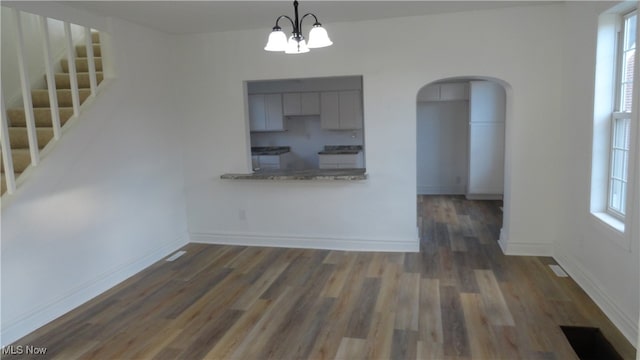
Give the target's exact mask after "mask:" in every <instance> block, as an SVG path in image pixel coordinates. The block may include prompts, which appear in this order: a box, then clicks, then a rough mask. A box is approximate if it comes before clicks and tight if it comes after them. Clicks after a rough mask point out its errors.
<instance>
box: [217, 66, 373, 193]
mask: <svg viewBox="0 0 640 360" xmlns="http://www.w3.org/2000/svg"><path fill="white" fill-rule="evenodd" d="M246 100H247V101H246V103H247V106H246V123H247V125H248V128H249V131H250V133H249V138H250V142H251V144H250V147H251V172H249V173H247V174H224V175H222V176H221V178H223V179H258V180H303V179H304V180H308V179H322V180H363V179H366V174H365V154H364V153H365V149H364V115H363V109H362V108H363V106H362V77H361V76H343V77H328V78H310V79H288V80H261V81H248V82H247V83H246Z"/></svg>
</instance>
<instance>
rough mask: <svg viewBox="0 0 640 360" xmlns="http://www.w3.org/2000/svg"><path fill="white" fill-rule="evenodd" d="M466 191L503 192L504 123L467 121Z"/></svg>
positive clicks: (476, 192)
mask: <svg viewBox="0 0 640 360" xmlns="http://www.w3.org/2000/svg"><path fill="white" fill-rule="evenodd" d="M468 192H469V193H470V194H502V193H503V192H504V123H469V191H468Z"/></svg>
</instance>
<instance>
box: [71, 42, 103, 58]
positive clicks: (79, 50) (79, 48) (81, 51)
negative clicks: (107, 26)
mask: <svg viewBox="0 0 640 360" xmlns="http://www.w3.org/2000/svg"><path fill="white" fill-rule="evenodd" d="M76 56H78V57H81V58H82V57H87V47H86V46H85V45H76ZM93 56H94V57H100V56H102V51H101V50H100V44H93Z"/></svg>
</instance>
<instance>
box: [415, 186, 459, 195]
mask: <svg viewBox="0 0 640 360" xmlns="http://www.w3.org/2000/svg"><path fill="white" fill-rule="evenodd" d="M465 192H466V186H427V185H419V186H418V195H464V193H465Z"/></svg>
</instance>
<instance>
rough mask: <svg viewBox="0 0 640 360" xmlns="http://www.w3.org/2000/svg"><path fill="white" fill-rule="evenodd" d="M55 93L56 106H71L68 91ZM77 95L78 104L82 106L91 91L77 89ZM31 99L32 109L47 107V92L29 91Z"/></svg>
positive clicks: (60, 90)
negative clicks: (78, 97)
mask: <svg viewBox="0 0 640 360" xmlns="http://www.w3.org/2000/svg"><path fill="white" fill-rule="evenodd" d="M56 92H57V93H58V106H60V107H72V106H73V100H72V99H71V90H70V89H58V90H56ZM78 95H79V96H80V104H82V103H83V102H84V101H85V100H86V99H87V98H88V97H89V95H91V90H89V89H79V90H78ZM31 99H32V101H33V107H34V108H37V107H38V108H42V107H49V91H48V90H47V89H35V90H31Z"/></svg>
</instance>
